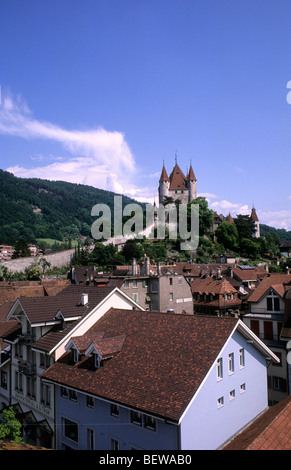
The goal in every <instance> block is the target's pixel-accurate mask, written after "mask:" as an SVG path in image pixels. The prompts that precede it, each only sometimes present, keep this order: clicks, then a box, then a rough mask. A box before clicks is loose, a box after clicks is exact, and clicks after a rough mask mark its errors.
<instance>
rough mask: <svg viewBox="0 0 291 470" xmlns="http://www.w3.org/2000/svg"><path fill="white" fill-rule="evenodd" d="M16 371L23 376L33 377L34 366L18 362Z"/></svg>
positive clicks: (34, 372)
mask: <svg viewBox="0 0 291 470" xmlns="http://www.w3.org/2000/svg"><path fill="white" fill-rule="evenodd" d="M18 371H19V372H21V373H22V374H24V375H35V374H36V365H35V364H31V363H25V362H19V363H18Z"/></svg>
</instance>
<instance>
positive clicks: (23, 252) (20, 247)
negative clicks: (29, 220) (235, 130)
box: [12, 237, 30, 258]
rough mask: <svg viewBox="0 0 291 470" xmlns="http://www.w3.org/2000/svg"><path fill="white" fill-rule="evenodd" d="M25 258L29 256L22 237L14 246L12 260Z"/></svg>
mask: <svg viewBox="0 0 291 470" xmlns="http://www.w3.org/2000/svg"><path fill="white" fill-rule="evenodd" d="M27 256H30V250H29V246H28V243H27V241H26V240H25V239H24V238H23V237H20V238H19V239H18V240H17V242H16V244H15V247H14V253H13V255H12V258H26V257H27Z"/></svg>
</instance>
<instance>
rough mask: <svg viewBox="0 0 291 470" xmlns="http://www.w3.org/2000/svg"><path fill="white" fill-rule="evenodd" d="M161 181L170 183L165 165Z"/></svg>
mask: <svg viewBox="0 0 291 470" xmlns="http://www.w3.org/2000/svg"><path fill="white" fill-rule="evenodd" d="M160 181H170V179H169V177H168V173H167V170H166V168H165V165H163V169H162V173H161V177H160Z"/></svg>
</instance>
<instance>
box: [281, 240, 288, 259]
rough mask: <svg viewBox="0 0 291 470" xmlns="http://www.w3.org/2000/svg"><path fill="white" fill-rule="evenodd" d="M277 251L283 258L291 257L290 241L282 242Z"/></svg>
mask: <svg viewBox="0 0 291 470" xmlns="http://www.w3.org/2000/svg"><path fill="white" fill-rule="evenodd" d="M279 250H280V252H281V253H282V255H283V256H286V257H287V258H290V257H291V240H285V241H282V242H281V245H280V246H279Z"/></svg>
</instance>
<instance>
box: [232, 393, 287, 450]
mask: <svg viewBox="0 0 291 470" xmlns="http://www.w3.org/2000/svg"><path fill="white" fill-rule="evenodd" d="M224 450H291V395H289V396H288V397H286V398H284V399H283V400H281V401H280V402H279V403H277V404H276V405H274V406H272V407H270V408H269V409H268V410H267V411H266V412H265V413H263V414H262V415H261V416H259V417H258V418H257V419H256V420H255V421H254V422H253V423H251V424H250V425H249V426H248V427H247V428H245V429H244V430H243V431H242V432H241V433H240V434H238V435H237V436H236V437H235V438H234V439H233V440H232V441H231V442H230V443H229V444H227V445H226V446H225V447H224Z"/></svg>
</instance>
